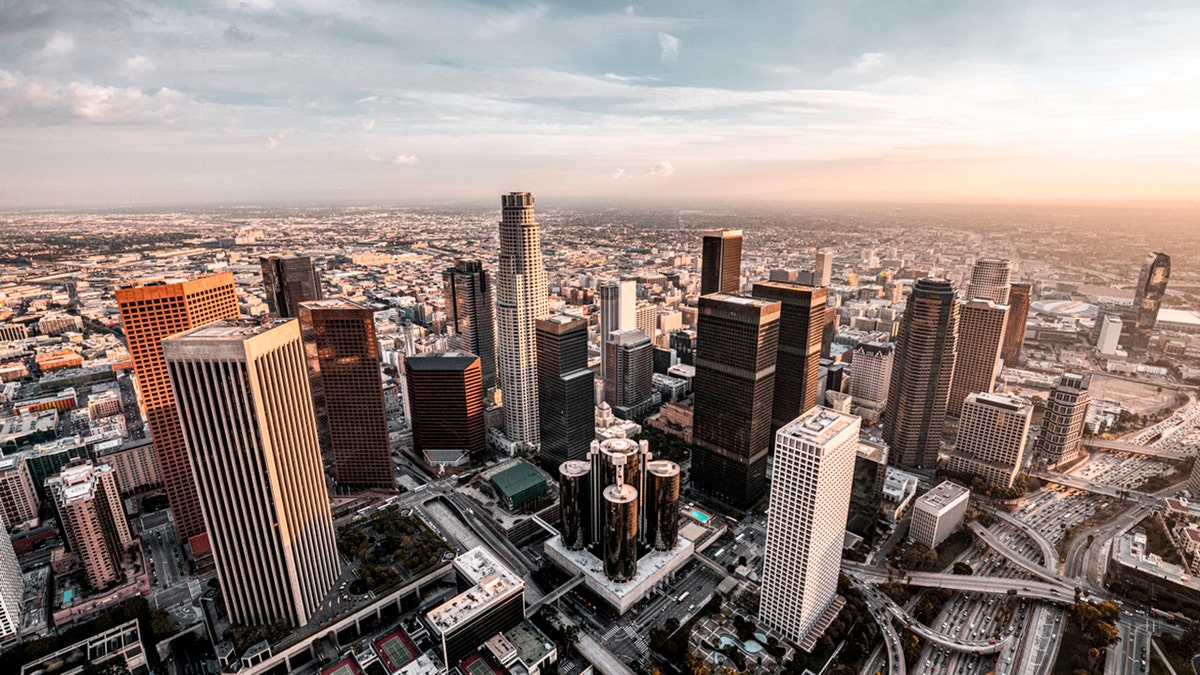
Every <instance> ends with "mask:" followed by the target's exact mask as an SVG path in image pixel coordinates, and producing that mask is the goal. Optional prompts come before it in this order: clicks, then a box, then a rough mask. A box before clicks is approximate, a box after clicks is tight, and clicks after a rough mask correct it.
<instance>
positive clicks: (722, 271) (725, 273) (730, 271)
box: [700, 230, 742, 295]
mask: <svg viewBox="0 0 1200 675" xmlns="http://www.w3.org/2000/svg"><path fill="white" fill-rule="evenodd" d="M741 290H742V231H741V230H721V231H720V232H714V233H712V234H706V235H704V242H703V246H702V252H701V259H700V295H708V294H709V293H731V294H734V295H736V294H737V293H740V292H741Z"/></svg>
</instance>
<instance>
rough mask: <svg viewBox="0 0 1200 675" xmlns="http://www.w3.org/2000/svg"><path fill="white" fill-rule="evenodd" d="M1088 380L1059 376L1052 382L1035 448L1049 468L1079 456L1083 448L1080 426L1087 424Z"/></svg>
mask: <svg viewBox="0 0 1200 675" xmlns="http://www.w3.org/2000/svg"><path fill="white" fill-rule="evenodd" d="M1090 382H1091V380H1090V378H1088V377H1087V376H1084V375H1076V374H1074V373H1063V374H1062V376H1061V377H1059V378H1058V379H1057V380H1055V381H1054V387H1053V388H1051V389H1050V396H1049V397H1048V398H1047V399H1046V413H1045V415H1043V416H1042V430H1041V432H1040V433H1039V434H1038V439H1037V445H1036V446H1035V447H1036V448H1037V451H1038V455H1039V456H1040V458H1041V459H1042V460H1044V461H1045V462H1046V463H1047V464H1049V465H1051V466H1056V465H1058V464H1062V463H1063V462H1070V461H1071V460H1073V459H1075V458H1076V457H1078V456H1079V448H1080V447H1081V446H1082V445H1083V427H1084V425H1085V424H1087V412H1088V406H1089V405H1090V404H1091V402H1092V396H1091V394H1090V393H1088V385H1089V384H1090Z"/></svg>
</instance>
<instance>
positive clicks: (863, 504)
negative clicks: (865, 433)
mask: <svg viewBox="0 0 1200 675" xmlns="http://www.w3.org/2000/svg"><path fill="white" fill-rule="evenodd" d="M887 459H888V447H887V446H886V445H884V444H883V443H880V442H877V441H867V440H861V439H860V440H859V442H858V454H857V455H856V456H855V458H854V483H853V484H852V485H851V488H850V510H849V511H848V512H847V514H846V529H847V530H849V531H850V532H853V533H854V534H857V535H858V536H860V537H869V536H871V534H872V533H873V532H874V531H875V528H876V527H877V526H878V525H879V524H880V523H881V522H882V521H883V518H884V515H883V486H884V484H885V483H886V482H887Z"/></svg>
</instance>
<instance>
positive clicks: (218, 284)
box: [116, 272, 238, 567]
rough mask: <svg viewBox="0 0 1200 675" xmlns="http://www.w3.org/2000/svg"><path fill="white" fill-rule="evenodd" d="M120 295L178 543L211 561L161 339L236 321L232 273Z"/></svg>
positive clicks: (128, 289)
mask: <svg viewBox="0 0 1200 675" xmlns="http://www.w3.org/2000/svg"><path fill="white" fill-rule="evenodd" d="M116 294H117V306H118V307H119V308H120V310H121V326H122V327H123V328H124V330H125V341H126V342H127V343H128V345H129V355H130V356H131V357H132V359H133V372H134V373H135V374H136V375H137V383H138V390H139V391H140V392H141V394H142V405H143V406H144V407H145V409H146V426H147V427H148V429H149V431H150V436H151V437H152V438H153V439H154V452H155V453H157V455H158V465H159V468H160V469H161V470H162V478H163V486H164V487H165V488H166V493H167V501H168V503H170V505H171V513H172V515H173V516H174V519H175V529H176V530H177V531H178V533H179V541H180V543H186V544H188V546H189V547H190V548H191V550H192V554H193V555H194V556H196V557H197V558H199V557H203V558H204V559H205V560H207V554H208V539H207V538H206V537H204V536H203V535H204V517H203V516H202V515H201V513H200V501H199V499H198V498H197V496H196V483H195V481H194V480H193V479H192V467H191V465H190V464H189V463H188V456H187V448H186V447H185V446H184V442H183V430H182V429H180V427H179V414H178V413H177V412H176V409H175V395H174V393H173V392H172V391H171V382H170V380H169V379H168V377H167V365H166V363H165V362H164V361H163V351H162V340H163V338H166V337H169V336H171V335H175V334H176V333H181V332H183V331H186V330H190V329H192V328H196V327H197V326H203V325H204V324H206V323H210V322H213V321H217V320H219V319H232V318H235V317H237V315H238V304H237V291H235V290H234V285H233V274H232V273H230V272H223V273H221V274H216V275H213V276H209V277H200V278H199V279H193V280H191V281H184V280H176V281H162V280H158V281H144V282H137V283H134V284H130V285H127V286H123V287H118V288H117V293H116ZM201 566H202V567H203V566H204V565H203V564H202V565H201Z"/></svg>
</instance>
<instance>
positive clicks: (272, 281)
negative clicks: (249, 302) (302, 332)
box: [258, 255, 325, 318]
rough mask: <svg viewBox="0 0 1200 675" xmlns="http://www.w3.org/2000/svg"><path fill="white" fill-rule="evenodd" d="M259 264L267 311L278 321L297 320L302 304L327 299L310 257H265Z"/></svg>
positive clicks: (260, 259)
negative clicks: (291, 318) (280, 319)
mask: <svg viewBox="0 0 1200 675" xmlns="http://www.w3.org/2000/svg"><path fill="white" fill-rule="evenodd" d="M258 264H259V265H260V266H261V267H262V277H263V294H264V295H266V301H267V308H268V309H270V310H271V314H274V315H275V316H277V317H280V318H284V317H293V318H294V317H298V316H300V303H302V302H307V301H309V300H320V299H322V298H324V297H325V295H324V294H323V293H321V277H320V276H319V275H318V274H317V269H316V268H315V267H313V263H312V258H310V257H308V256H300V255H271V256H263V257H261V258H259V259H258Z"/></svg>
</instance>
